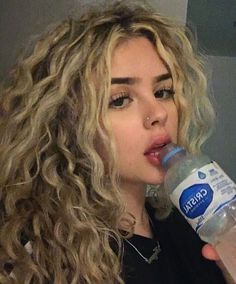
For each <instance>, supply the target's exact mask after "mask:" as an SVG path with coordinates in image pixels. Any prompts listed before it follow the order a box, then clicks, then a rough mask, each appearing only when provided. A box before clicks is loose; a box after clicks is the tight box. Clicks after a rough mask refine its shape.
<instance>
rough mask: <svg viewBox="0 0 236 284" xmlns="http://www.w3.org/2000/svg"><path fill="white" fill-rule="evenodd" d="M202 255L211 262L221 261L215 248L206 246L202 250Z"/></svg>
mask: <svg viewBox="0 0 236 284" xmlns="http://www.w3.org/2000/svg"><path fill="white" fill-rule="evenodd" d="M202 255H203V256H204V257H205V258H207V259H209V260H215V261H219V260H220V258H219V255H218V254H217V252H216V250H215V249H214V248H213V246H211V245H209V244H206V245H204V246H203V248H202Z"/></svg>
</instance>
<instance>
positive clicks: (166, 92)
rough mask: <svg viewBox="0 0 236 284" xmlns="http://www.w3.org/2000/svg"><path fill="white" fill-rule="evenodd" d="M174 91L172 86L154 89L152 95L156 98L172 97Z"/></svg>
mask: <svg viewBox="0 0 236 284" xmlns="http://www.w3.org/2000/svg"><path fill="white" fill-rule="evenodd" d="M174 94H175V91H174V90H173V89H172V88H163V89H160V90H157V91H155V93H154V96H155V98H157V99H161V100H165V99H171V98H173V96H174Z"/></svg>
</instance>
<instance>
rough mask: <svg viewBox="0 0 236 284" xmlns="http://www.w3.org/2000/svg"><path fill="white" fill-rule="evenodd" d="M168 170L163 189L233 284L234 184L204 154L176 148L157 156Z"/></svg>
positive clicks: (235, 253)
mask: <svg viewBox="0 0 236 284" xmlns="http://www.w3.org/2000/svg"><path fill="white" fill-rule="evenodd" d="M160 158H161V161H162V165H163V167H164V168H165V169H166V170H167V172H166V176H165V181H164V186H165V188H166V190H167V191H168V193H169V194H170V198H171V200H172V202H173V204H174V205H175V206H176V207H177V208H178V210H179V211H180V212H181V213H182V215H183V216H184V217H185V218H186V220H187V221H188V222H189V223H190V225H191V226H192V227H193V229H194V230H195V231H196V232H197V233H198V235H199V236H200V238H201V239H202V240H204V241H205V242H208V243H210V244H211V245H213V246H214V248H215V249H216V251H217V253H218V255H219V256H220V258H221V260H222V262H223V263H224V266H225V267H226V269H227V270H228V272H229V273H230V275H231V276H232V278H233V279H234V281H236V185H235V183H234V182H233V181H232V180H231V179H230V178H229V177H228V176H227V175H226V174H225V172H224V171H223V170H222V169H221V168H220V166H219V165H218V164H217V163H216V162H214V161H212V160H211V159H210V158H209V157H208V156H206V155H202V154H201V155H193V154H190V153H187V152H186V151H185V150H184V149H183V148H181V147H179V146H177V145H175V144H172V143H170V144H168V145H166V146H165V147H164V148H163V150H162V151H161V153H160Z"/></svg>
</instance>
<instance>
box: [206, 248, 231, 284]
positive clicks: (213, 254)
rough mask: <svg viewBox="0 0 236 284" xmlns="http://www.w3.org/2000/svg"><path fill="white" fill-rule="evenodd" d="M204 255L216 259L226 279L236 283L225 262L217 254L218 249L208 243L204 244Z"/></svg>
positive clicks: (228, 281)
mask: <svg viewBox="0 0 236 284" xmlns="http://www.w3.org/2000/svg"><path fill="white" fill-rule="evenodd" d="M202 255H203V256H204V257H205V258H207V259H209V260H214V261H216V263H217V265H218V266H219V268H220V269H221V270H222V272H223V275H224V276H225V280H226V281H227V283H228V284H236V282H235V281H234V280H233V279H232V277H231V276H230V274H229V273H228V271H227V270H226V268H225V267H224V264H223V263H222V262H221V261H220V257H219V255H218V254H217V252H216V250H215V249H214V248H213V247H212V246H211V245H209V244H206V245H204V246H203V248H202Z"/></svg>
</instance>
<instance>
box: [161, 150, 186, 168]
mask: <svg viewBox="0 0 236 284" xmlns="http://www.w3.org/2000/svg"><path fill="white" fill-rule="evenodd" d="M186 155H187V152H186V151H185V150H184V149H181V151H179V152H177V153H175V154H174V155H172V156H171V157H170V158H169V159H168V161H167V162H166V163H165V165H164V168H165V169H166V170H168V169H169V168H170V167H172V166H174V165H175V164H176V163H177V162H179V161H180V160H182V159H183V158H184V157H185V156H186Z"/></svg>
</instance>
